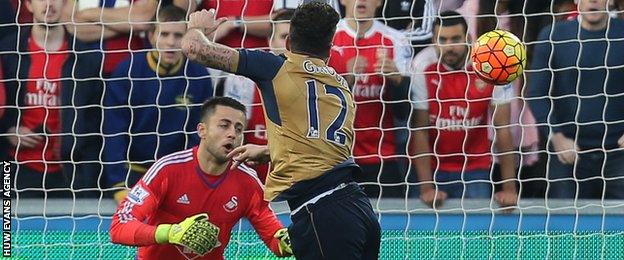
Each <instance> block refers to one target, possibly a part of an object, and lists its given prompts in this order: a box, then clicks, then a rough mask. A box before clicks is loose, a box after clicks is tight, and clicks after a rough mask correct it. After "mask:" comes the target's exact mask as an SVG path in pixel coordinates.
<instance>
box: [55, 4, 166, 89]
mask: <svg viewBox="0 0 624 260" xmlns="http://www.w3.org/2000/svg"><path fill="white" fill-rule="evenodd" d="M157 7H158V1H157V0H80V1H78V0H67V1H66V4H65V7H64V8H63V20H64V21H65V22H68V24H67V25H66V26H65V27H66V28H67V31H68V32H69V33H71V34H73V35H75V36H76V38H78V39H79V40H81V41H84V42H87V43H91V47H92V48H93V49H95V50H101V51H103V52H104V60H103V61H102V64H103V71H102V75H103V76H105V77H108V76H109V75H110V74H111V73H112V72H113V70H114V69H115V66H117V64H119V62H121V61H122V60H123V59H125V58H126V57H128V55H130V52H131V51H132V50H139V49H142V48H143V47H144V42H143V39H141V37H140V33H141V31H144V30H146V29H147V28H148V27H149V24H148V23H147V22H149V21H150V20H151V19H152V17H153V16H154V14H155V13H156V8H157Z"/></svg>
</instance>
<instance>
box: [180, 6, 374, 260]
mask: <svg viewBox="0 0 624 260" xmlns="http://www.w3.org/2000/svg"><path fill="white" fill-rule="evenodd" d="M339 19H340V17H339V15H338V13H336V11H335V10H334V9H333V8H332V7H330V6H329V5H327V4H324V3H318V2H312V3H307V4H303V5H301V6H299V7H298V8H297V9H296V10H295V13H294V15H293V17H292V19H291V25H290V32H289V36H288V39H287V43H286V49H287V50H288V51H287V52H286V53H284V54H283V55H280V56H276V55H274V54H271V53H268V52H264V51H255V50H247V49H239V50H236V49H232V48H230V47H227V46H223V45H220V44H218V43H215V42H213V41H212V40H211V39H212V37H211V36H212V35H213V33H214V32H215V31H216V30H217V29H218V26H219V25H220V24H221V23H223V22H224V21H225V19H224V18H220V19H217V20H215V13H214V10H210V11H206V10H202V11H198V12H195V13H193V14H191V15H190V21H189V25H188V26H189V30H188V31H187V33H186V35H185V36H184V38H183V40H182V50H183V52H184V53H185V55H186V56H187V57H188V58H189V59H191V60H194V61H196V62H199V63H202V64H204V65H206V66H208V67H212V68H215V69H220V70H224V71H227V72H231V73H236V74H238V75H242V76H246V77H248V78H250V79H251V80H253V81H255V82H256V84H257V86H258V89H259V90H260V94H261V96H262V103H263V106H264V111H265V116H266V119H267V122H266V123H267V133H268V148H265V147H257V146H244V147H239V148H234V147H226V146H224V147H222V148H223V149H224V150H225V151H227V152H229V153H230V156H231V157H234V162H233V164H237V163H240V162H243V161H244V162H257V161H263V160H264V161H266V160H268V159H270V161H271V166H272V169H271V172H270V173H269V176H268V177H267V180H266V187H265V199H267V200H269V201H271V200H273V201H280V200H286V201H287V202H288V205H289V207H290V209H291V219H292V224H291V225H290V226H289V228H288V233H289V234H290V239H291V242H292V248H293V253H294V255H295V256H296V257H297V258H298V259H377V257H378V254H379V244H380V239H381V234H380V233H381V232H380V227H379V222H378V220H377V217H376V215H375V213H374V212H373V209H372V206H371V204H370V201H369V200H368V198H366V196H365V194H364V192H363V191H362V189H361V188H360V187H359V186H358V185H357V184H356V183H355V182H354V181H353V174H354V173H355V172H356V171H359V167H358V166H357V164H355V162H354V161H353V158H351V147H352V144H353V118H354V115H355V103H354V101H353V95H352V94H351V91H350V89H349V86H348V85H347V83H346V81H345V80H344V79H343V78H342V77H341V76H340V75H338V74H337V73H336V72H335V71H334V69H333V68H331V67H328V66H327V65H326V60H327V58H328V56H329V50H330V48H331V42H332V38H333V36H334V33H335V31H336V24H337V23H338V20H339Z"/></svg>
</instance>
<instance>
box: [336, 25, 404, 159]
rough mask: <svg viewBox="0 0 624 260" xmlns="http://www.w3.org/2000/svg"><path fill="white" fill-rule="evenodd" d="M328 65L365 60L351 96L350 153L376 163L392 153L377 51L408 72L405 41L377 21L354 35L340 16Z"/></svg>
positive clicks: (339, 67) (342, 69)
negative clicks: (353, 104)
mask: <svg viewBox="0 0 624 260" xmlns="http://www.w3.org/2000/svg"><path fill="white" fill-rule="evenodd" d="M333 45H334V46H333V47H332V51H331V56H330V59H329V65H330V66H332V67H333V68H334V69H335V70H336V71H337V72H338V73H340V74H344V73H347V71H351V70H350V69H349V70H347V62H348V61H349V60H350V59H352V58H354V57H355V56H357V55H359V56H360V57H364V58H365V59H366V61H367V65H366V71H365V75H363V76H358V77H357V78H356V82H355V86H354V87H353V91H352V92H353V96H354V98H355V102H356V104H357V111H356V114H355V122H354V123H353V126H354V128H355V141H354V143H355V144H354V147H353V155H354V156H355V159H356V161H357V162H358V163H361V164H377V163H380V162H381V158H385V157H387V156H392V155H395V154H396V144H395V136H394V135H395V134H394V132H393V131H391V130H389V129H391V128H392V127H394V121H393V118H392V109H391V108H390V107H389V106H387V105H386V103H385V102H383V101H382V100H388V98H386V95H388V92H387V91H384V90H383V89H384V87H385V86H384V84H385V82H384V78H383V76H382V75H380V74H375V73H378V72H376V71H375V63H377V60H378V57H379V56H380V53H381V52H386V53H387V56H388V57H389V58H391V59H393V60H394V62H395V64H396V66H397V68H398V69H399V72H400V73H401V74H404V75H408V72H407V67H408V64H409V59H410V50H409V48H408V47H409V43H407V40H405V38H403V36H401V34H400V33H399V32H398V31H397V30H395V29H392V28H390V27H388V26H386V25H384V24H382V23H380V22H374V23H373V26H372V27H371V28H370V29H369V30H368V31H367V32H366V33H365V35H364V37H363V38H357V34H356V32H355V31H354V30H353V29H351V28H350V27H349V26H348V25H347V23H346V22H345V21H344V20H341V21H340V22H339V23H338V25H337V28H336V34H335V35H334V40H333Z"/></svg>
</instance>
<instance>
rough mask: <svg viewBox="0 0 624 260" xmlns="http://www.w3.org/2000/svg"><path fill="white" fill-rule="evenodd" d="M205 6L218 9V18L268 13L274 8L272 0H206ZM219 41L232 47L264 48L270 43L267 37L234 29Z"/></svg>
mask: <svg viewBox="0 0 624 260" xmlns="http://www.w3.org/2000/svg"><path fill="white" fill-rule="evenodd" d="M203 8H204V9H206V10H210V9H211V8H214V9H215V10H216V11H217V18H220V17H240V18H241V19H242V20H245V17H250V16H261V15H268V14H270V13H271V8H273V1H272V0H252V1H249V0H204V2H203ZM219 43H221V44H224V45H227V46H230V47H232V48H264V47H268V46H269V43H268V41H267V38H266V37H256V36H253V35H250V34H249V33H247V34H243V33H242V32H240V31H238V30H233V31H232V32H230V33H229V34H228V35H226V36H225V37H224V38H223V39H221V41H219Z"/></svg>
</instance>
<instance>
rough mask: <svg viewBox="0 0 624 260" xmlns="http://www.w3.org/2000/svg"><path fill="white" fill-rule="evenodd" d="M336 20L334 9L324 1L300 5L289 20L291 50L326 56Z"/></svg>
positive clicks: (321, 56) (338, 17) (338, 18)
mask: <svg viewBox="0 0 624 260" xmlns="http://www.w3.org/2000/svg"><path fill="white" fill-rule="evenodd" d="M338 20H340V16H339V15H338V13H337V12H336V10H334V8H332V7H331V6H329V5H328V4H326V3H319V2H311V3H307V4H303V5H300V6H299V7H297V9H295V13H294V14H293V17H292V19H291V20H290V34H289V35H290V47H291V51H294V52H298V51H299V52H302V53H305V54H311V55H314V56H318V57H320V58H325V57H328V56H329V49H330V48H331V44H332V40H333V38H334V33H336V24H337V23H338Z"/></svg>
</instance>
